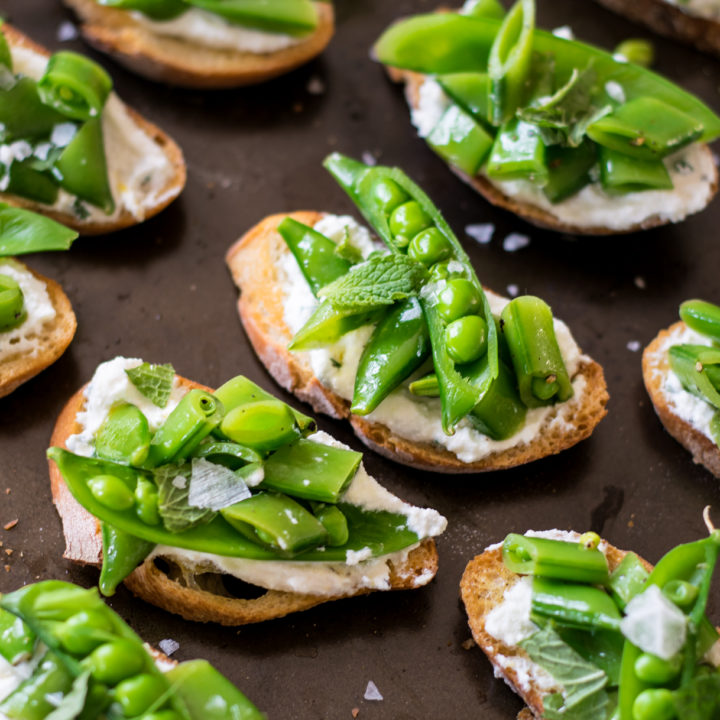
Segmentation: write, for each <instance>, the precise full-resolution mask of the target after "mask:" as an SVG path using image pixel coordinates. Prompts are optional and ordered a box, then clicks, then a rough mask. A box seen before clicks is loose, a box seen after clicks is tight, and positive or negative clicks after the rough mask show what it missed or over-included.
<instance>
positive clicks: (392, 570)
mask: <svg viewBox="0 0 720 720" xmlns="http://www.w3.org/2000/svg"><path fill="white" fill-rule="evenodd" d="M51 443H52V445H53V447H52V448H51V449H50V450H49V451H48V455H49V457H50V459H51V462H50V479H51V484H52V494H53V500H54V502H55V505H56V507H57V510H58V512H59V514H60V517H61V518H62V521H63V528H64V532H65V539H66V546H67V547H66V552H65V557H67V558H68V559H70V560H74V561H77V562H81V563H89V564H100V563H101V562H102V572H101V575H100V589H101V590H102V592H103V593H105V594H111V593H112V592H113V591H114V589H115V587H116V586H117V585H118V584H119V583H120V582H121V581H122V580H125V583H126V585H127V586H128V587H129V588H130V590H131V591H132V592H133V593H135V594H136V595H137V596H139V597H141V598H143V599H145V600H147V601H148V602H150V603H153V604H155V605H158V606H159V607H162V608H165V609H166V610H169V611H171V612H175V613H177V614H179V615H182V616H183V617H185V618H187V619H189V620H198V621H213V622H218V623H221V624H224V625H243V624H246V623H254V622H260V621H263V620H268V619H271V618H276V617H282V616H284V615H287V614H288V613H291V612H296V611H299V610H305V609H307V608H311V607H313V606H315V605H318V604H320V603H323V602H327V601H328V600H335V599H339V598H343V597H350V596H354V595H361V594H365V593H368V592H371V591H373V590H398V589H410V588H416V587H421V586H422V585H425V584H427V583H428V582H430V580H432V578H433V577H434V575H435V573H436V571H437V551H436V549H435V542H434V541H433V539H432V538H433V537H434V536H436V535H439V534H440V533H442V532H443V531H444V529H445V525H446V521H445V518H443V517H442V516H441V515H440V514H439V513H437V512H436V511H435V510H431V509H427V510H424V509H420V508H417V507H414V506H411V505H409V504H407V503H404V502H403V501H401V500H400V499H399V498H397V497H395V496H394V495H392V494H390V493H389V492H388V491H386V490H385V489H384V488H382V487H381V486H380V485H379V484H378V483H377V482H376V481H375V480H373V479H372V478H371V477H370V476H369V475H368V474H367V473H366V472H365V470H364V468H363V466H362V463H361V460H362V456H361V454H360V453H357V452H353V451H351V450H350V449H349V448H347V447H346V446H344V445H342V444H341V443H338V442H337V441H335V440H334V439H333V438H331V437H330V436H329V435H327V434H326V433H323V432H315V424H314V422H313V420H312V419H311V418H309V417H307V416H305V415H303V414H301V413H299V412H297V411H294V410H292V409H291V408H290V407H289V406H287V405H285V404H284V403H282V402H281V401H279V400H276V399H275V398H273V397H272V396H271V395H270V394H269V393H266V392H265V391H263V390H262V389H261V388H259V387H258V386H257V385H255V384H254V383H252V382H251V381H249V380H248V379H247V378H244V377H242V376H238V377H237V378H233V379H232V380H230V381H228V382H227V383H225V384H224V385H223V386H222V387H221V388H219V389H218V390H217V391H215V392H214V393H212V394H211V393H210V392H209V391H208V390H207V389H206V388H202V387H201V386H198V385H196V384H194V383H191V382H189V381H188V380H184V379H182V378H179V377H177V376H175V375H174V373H173V371H172V368H170V367H169V366H151V365H148V364H147V363H141V361H140V360H132V359H127V358H116V359H114V360H112V361H109V362H106V363H103V364H102V365H100V366H99V367H98V368H97V370H96V372H95V375H94V376H93V379H92V380H91V382H90V383H89V384H88V385H87V386H86V387H85V388H83V389H81V390H80V391H78V392H77V393H76V394H75V395H74V396H73V397H72V398H71V399H70V400H69V402H68V403H67V405H66V406H65V408H64V409H63V411H62V413H61V414H60V417H59V418H58V421H57V424H56V426H55V430H54V432H53V436H52V439H51ZM123 463H125V464H123ZM108 478H109V479H108ZM120 496H122V497H120ZM138 565H139V567H137V566H138ZM136 567H137V569H136ZM230 576H232V577H235V578H238V579H239V580H241V581H243V582H244V583H247V584H248V585H251V586H255V587H253V588H251V590H250V593H249V597H246V596H243V595H242V594H240V595H237V596H234V595H232V593H231V592H230V591H229V590H228V589H227V588H225V587H224V586H223V582H222V580H223V577H230Z"/></svg>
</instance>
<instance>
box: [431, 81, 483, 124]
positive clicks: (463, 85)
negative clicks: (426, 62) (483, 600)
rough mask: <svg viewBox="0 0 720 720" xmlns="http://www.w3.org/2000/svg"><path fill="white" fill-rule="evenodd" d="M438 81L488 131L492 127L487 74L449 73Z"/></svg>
mask: <svg viewBox="0 0 720 720" xmlns="http://www.w3.org/2000/svg"><path fill="white" fill-rule="evenodd" d="M436 80H437V82H438V83H439V84H440V87H442V89H443V90H444V91H445V94H446V95H447V96H448V97H450V99H451V100H453V102H456V103H457V104H458V105H459V106H460V107H461V108H462V109H463V110H465V111H466V112H467V113H470V115H472V117H473V118H474V119H475V120H477V121H478V122H480V123H481V124H482V125H484V126H485V127H486V129H490V128H491V127H492V126H491V125H490V123H489V121H488V112H489V110H488V96H489V94H490V77H489V76H488V74H487V73H479V72H464V73H449V74H447V75H439V76H438V77H437V78H436Z"/></svg>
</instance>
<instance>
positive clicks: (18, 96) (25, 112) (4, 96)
mask: <svg viewBox="0 0 720 720" xmlns="http://www.w3.org/2000/svg"><path fill="white" fill-rule="evenodd" d="M67 122H68V119H67V118H66V117H65V116H64V115H62V114H60V113H59V112H57V110H54V109H53V108H51V107H49V106H47V105H45V104H43V102H42V101H41V100H40V96H39V95H38V90H37V83H36V82H35V80H33V79H32V78H29V77H18V78H17V79H16V81H15V83H14V84H13V85H12V87H10V88H8V89H6V90H0V123H2V126H1V129H0V138H2V140H3V142H6V141H8V140H14V139H20V138H22V139H35V138H45V137H48V136H49V135H50V134H51V132H52V129H53V128H54V127H55V126H56V125H61V124H63V123H67Z"/></svg>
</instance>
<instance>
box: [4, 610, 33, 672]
mask: <svg viewBox="0 0 720 720" xmlns="http://www.w3.org/2000/svg"><path fill="white" fill-rule="evenodd" d="M35 640H36V635H35V633H34V632H33V631H32V630H31V629H30V628H29V627H27V625H25V623H24V622H23V621H22V620H21V619H20V618H19V617H16V616H15V615H13V614H12V613H10V612H8V611H7V610H3V609H2V608H0V655H2V657H4V658H5V659H6V660H7V661H8V662H9V663H10V664H11V665H15V664H16V663H18V662H21V661H23V660H29V659H30V657H31V656H32V654H33V649H34V648H35Z"/></svg>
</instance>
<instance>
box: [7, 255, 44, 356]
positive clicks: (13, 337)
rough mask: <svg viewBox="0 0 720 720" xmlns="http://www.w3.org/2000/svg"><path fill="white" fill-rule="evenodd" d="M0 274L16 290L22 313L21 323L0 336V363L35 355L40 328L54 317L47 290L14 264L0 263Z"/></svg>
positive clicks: (38, 345)
mask: <svg viewBox="0 0 720 720" xmlns="http://www.w3.org/2000/svg"><path fill="white" fill-rule="evenodd" d="M0 274H2V275H8V276H9V277H11V278H12V279H13V280H15V282H17V284H18V285H19V286H20V289H21V290H22V293H23V303H24V308H25V313H26V318H25V320H24V321H23V322H22V323H20V325H18V326H17V327H16V328H12V329H11V330H7V331H6V332H0V361H7V360H9V359H10V358H12V357H15V356H18V355H27V356H32V355H35V354H37V351H38V350H39V349H40V347H41V344H42V332H43V327H44V326H45V324H46V323H49V322H52V321H53V320H54V319H55V316H56V314H57V313H56V311H55V308H54V307H53V304H52V301H51V300H50V295H49V294H48V291H47V286H46V285H45V283H44V282H43V281H42V280H38V278H36V277H35V276H34V275H33V274H32V273H31V272H30V270H28V269H27V268H26V267H25V266H24V265H22V264H21V263H18V262H16V261H14V260H10V259H6V260H0Z"/></svg>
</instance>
